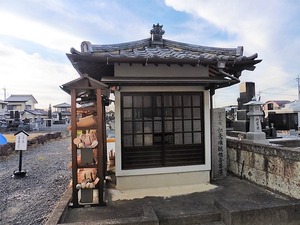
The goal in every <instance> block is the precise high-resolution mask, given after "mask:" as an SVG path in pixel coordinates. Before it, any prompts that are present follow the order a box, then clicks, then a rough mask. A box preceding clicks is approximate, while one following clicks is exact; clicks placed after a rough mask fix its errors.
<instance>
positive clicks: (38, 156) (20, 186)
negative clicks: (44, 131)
mask: <svg viewBox="0 0 300 225" xmlns="http://www.w3.org/2000/svg"><path fill="white" fill-rule="evenodd" d="M69 145H70V138H64V139H58V140H51V141H49V142H47V143H45V144H44V145H38V146H36V147H30V148H29V149H28V150H27V151H24V152H23V163H22V165H23V166H22V169H25V170H26V171H27V176H26V177H24V178H13V177H12V174H13V171H15V170H18V166H19V154H14V155H11V156H9V157H6V158H0V224H3V225H7V224H12V225H15V224H22V225H34V224H36V225H40V224H44V223H45V222H46V220H47V218H48V217H49V216H50V213H51V212H52V210H53V209H54V207H55V205H56V204H57V201H58V200H59V199H60V197H61V196H62V195H63V193H64V192H65V190H66V189H67V186H68V185H69V183H70V180H71V171H70V170H69V169H68V163H69V162H70V161H71V151H70V149H69Z"/></svg>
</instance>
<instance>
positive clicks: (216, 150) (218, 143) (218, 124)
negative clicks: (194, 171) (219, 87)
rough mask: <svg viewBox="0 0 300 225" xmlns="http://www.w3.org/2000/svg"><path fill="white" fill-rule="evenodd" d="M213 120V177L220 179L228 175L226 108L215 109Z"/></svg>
mask: <svg viewBox="0 0 300 225" xmlns="http://www.w3.org/2000/svg"><path fill="white" fill-rule="evenodd" d="M212 121H213V122H212V178H213V179H218V178H223V177H226V176H227V148H226V113H225V109H224V108H218V109H213V118H212Z"/></svg>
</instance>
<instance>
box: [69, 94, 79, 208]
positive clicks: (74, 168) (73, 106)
mask: <svg viewBox="0 0 300 225" xmlns="http://www.w3.org/2000/svg"><path fill="white" fill-rule="evenodd" d="M76 137H77V108H76V90H75V89H71V145H72V190H73V194H72V203H73V206H74V207H76V206H78V190H77V189H76V185H77V183H78V178H77V176H78V175H77V166H78V165H77V146H76V145H75V144H74V143H73V140H74V138H76Z"/></svg>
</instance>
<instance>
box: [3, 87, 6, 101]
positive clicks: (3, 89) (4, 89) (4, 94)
mask: <svg viewBox="0 0 300 225" xmlns="http://www.w3.org/2000/svg"><path fill="white" fill-rule="evenodd" d="M3 90H4V99H3V100H4V101H5V99H6V88H5V87H4V88H3Z"/></svg>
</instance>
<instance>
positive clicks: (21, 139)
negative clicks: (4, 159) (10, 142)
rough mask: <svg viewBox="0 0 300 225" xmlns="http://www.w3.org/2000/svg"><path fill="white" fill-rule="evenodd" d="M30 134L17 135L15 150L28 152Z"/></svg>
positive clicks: (21, 133) (23, 132)
mask: <svg viewBox="0 0 300 225" xmlns="http://www.w3.org/2000/svg"><path fill="white" fill-rule="evenodd" d="M28 135H29V134H28V133H26V132H25V131H20V132H18V133H16V134H15V136H16V142H15V150H27V136H28Z"/></svg>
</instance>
